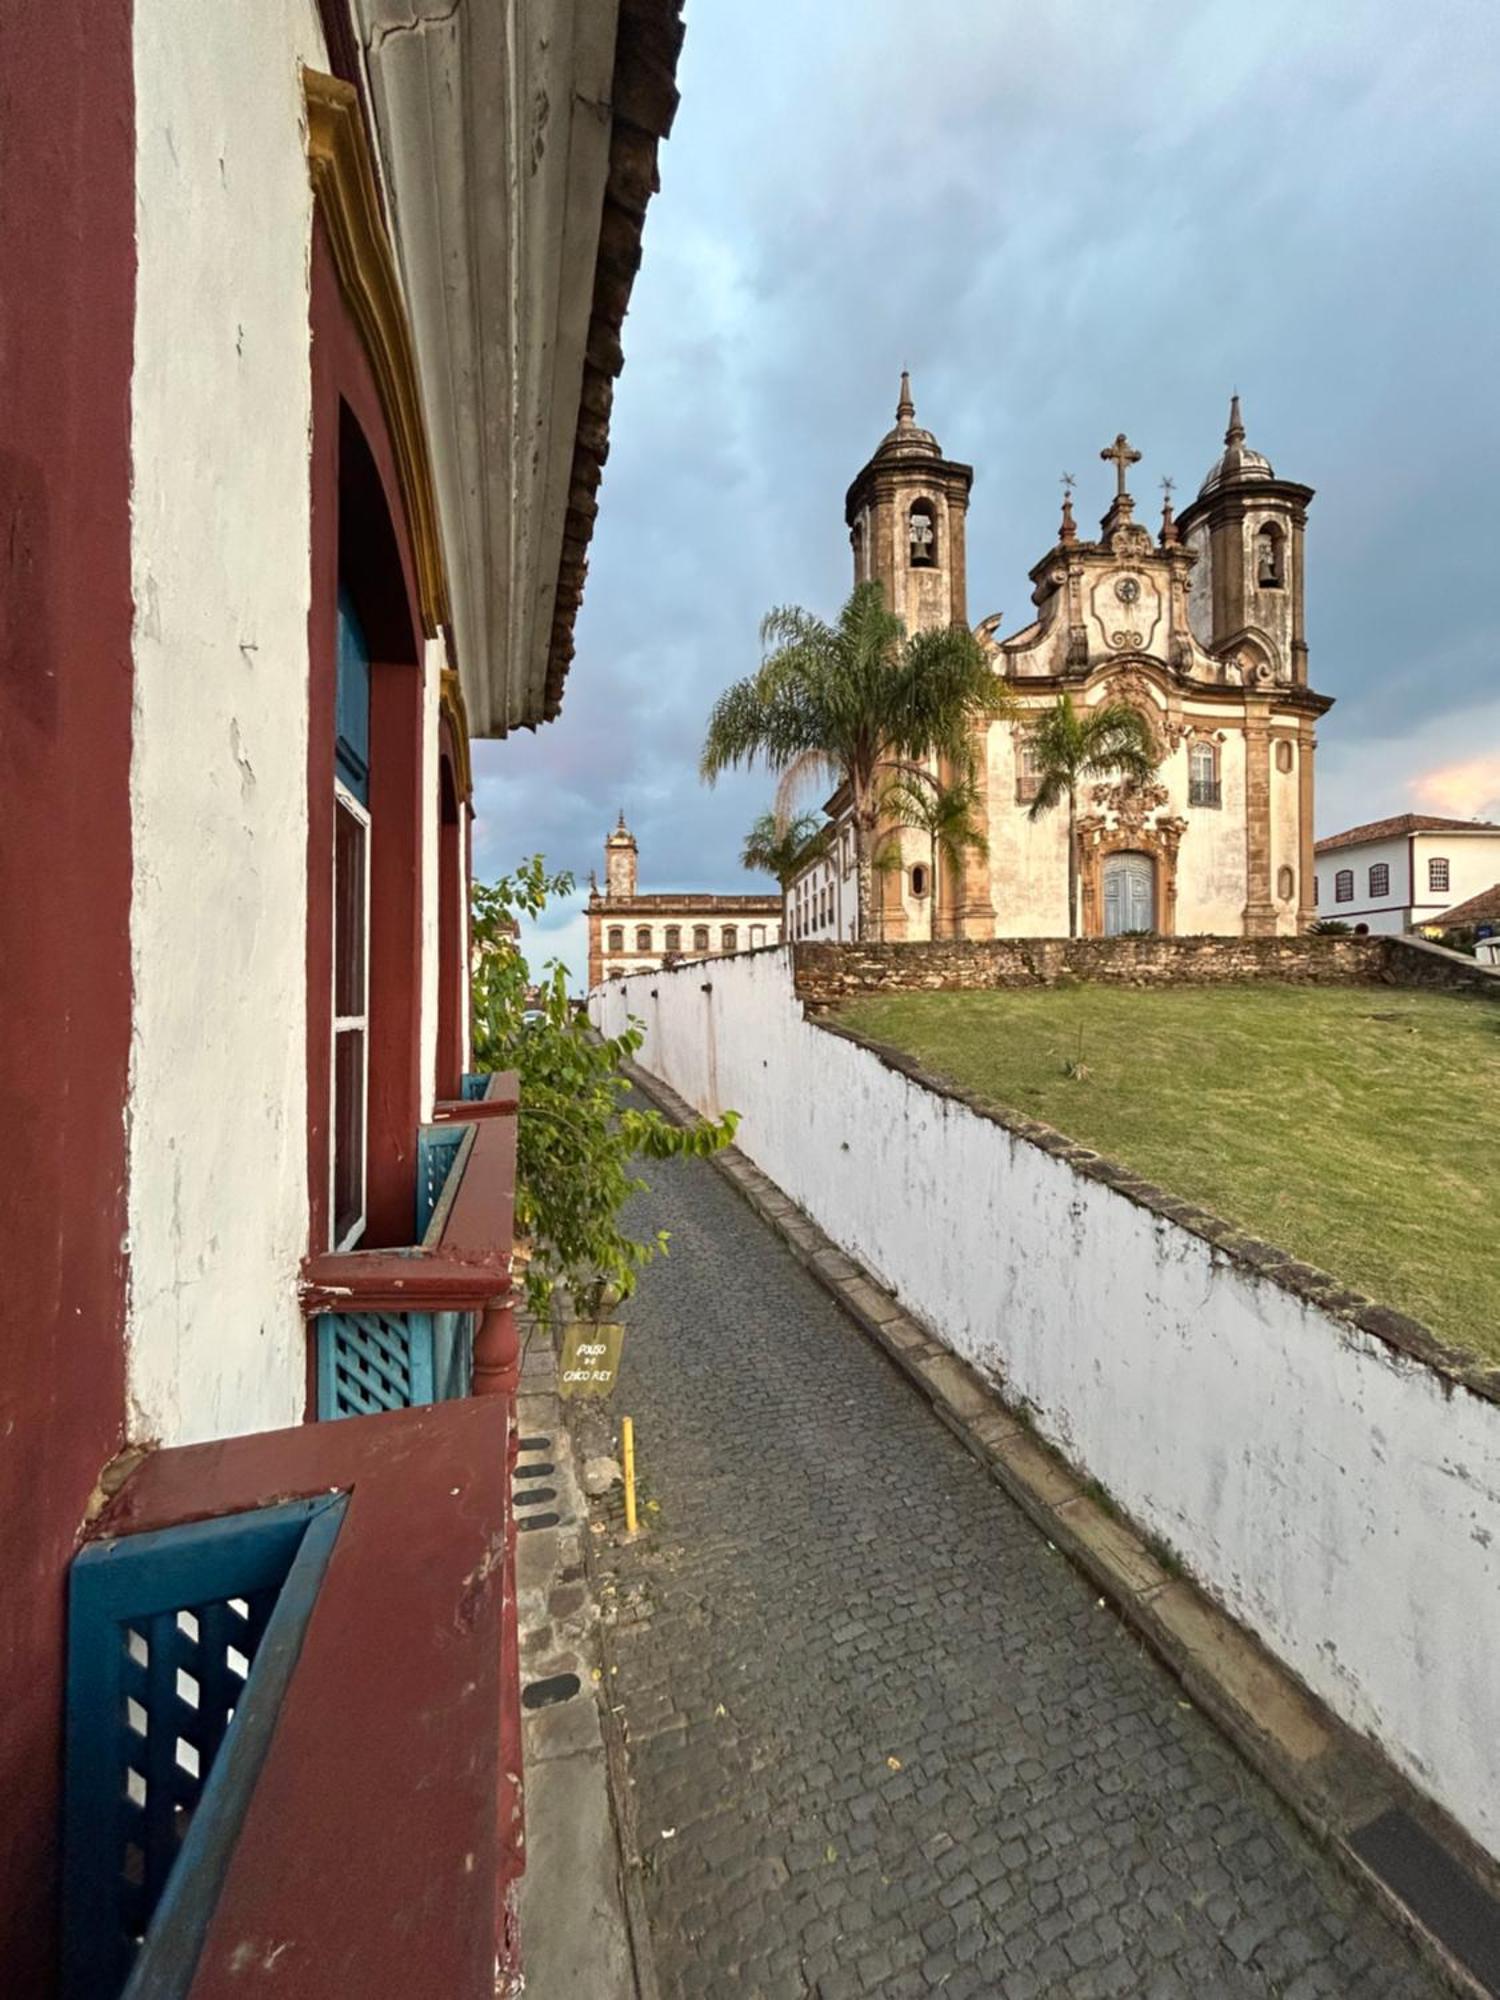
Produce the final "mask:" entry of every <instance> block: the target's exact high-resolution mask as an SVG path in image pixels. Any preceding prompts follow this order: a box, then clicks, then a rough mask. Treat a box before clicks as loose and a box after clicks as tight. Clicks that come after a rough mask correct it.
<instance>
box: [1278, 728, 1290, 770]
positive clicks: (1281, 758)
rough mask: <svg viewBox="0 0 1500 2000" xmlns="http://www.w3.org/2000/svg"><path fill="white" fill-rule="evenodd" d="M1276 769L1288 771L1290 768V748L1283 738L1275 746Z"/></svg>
mask: <svg viewBox="0 0 1500 2000" xmlns="http://www.w3.org/2000/svg"><path fill="white" fill-rule="evenodd" d="M1276 768H1277V770H1278V771H1290V770H1291V768H1292V746H1291V744H1290V743H1288V742H1287V740H1286V738H1285V737H1284V736H1283V737H1282V739H1281V741H1280V742H1279V743H1278V744H1277V745H1276Z"/></svg>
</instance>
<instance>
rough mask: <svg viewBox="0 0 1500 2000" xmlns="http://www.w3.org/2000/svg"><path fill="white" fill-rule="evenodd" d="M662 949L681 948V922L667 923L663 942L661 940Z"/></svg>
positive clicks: (678, 949)
mask: <svg viewBox="0 0 1500 2000" xmlns="http://www.w3.org/2000/svg"><path fill="white" fill-rule="evenodd" d="M662 950H663V951H681V950H682V926H681V924H668V925H667V934H666V937H665V939H664V940H663V942H662Z"/></svg>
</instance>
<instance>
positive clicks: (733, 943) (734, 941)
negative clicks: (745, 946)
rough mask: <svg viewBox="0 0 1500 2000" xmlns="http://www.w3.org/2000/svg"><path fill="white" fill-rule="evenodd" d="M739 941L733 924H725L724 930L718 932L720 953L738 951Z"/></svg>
mask: <svg viewBox="0 0 1500 2000" xmlns="http://www.w3.org/2000/svg"><path fill="white" fill-rule="evenodd" d="M739 941H740V934H739V931H738V930H737V929H736V927H735V926H734V925H733V924H725V926H724V928H723V929H722V930H721V931H720V932H719V949H720V951H738V950H739V948H740V942H739Z"/></svg>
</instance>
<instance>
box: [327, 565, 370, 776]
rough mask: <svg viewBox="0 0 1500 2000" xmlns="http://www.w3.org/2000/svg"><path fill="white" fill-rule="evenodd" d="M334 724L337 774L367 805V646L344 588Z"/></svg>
mask: <svg viewBox="0 0 1500 2000" xmlns="http://www.w3.org/2000/svg"><path fill="white" fill-rule="evenodd" d="M334 727H335V730H336V732H337V752H336V754H337V761H338V774H339V777H340V778H341V779H342V781H343V783H344V784H345V785H347V786H348V788H349V790H350V791H351V792H353V794H354V796H355V797H356V798H357V799H358V800H359V802H360V804H361V805H362V806H367V805H368V804H369V803H370V648H369V646H368V644H367V643H366V640H365V634H364V627H363V626H362V625H361V624H360V622H359V614H358V613H357V612H356V611H355V609H354V600H353V599H352V598H351V597H350V595H349V593H348V591H347V590H341V591H340V592H339V664H338V694H337V697H336V701H335V709H334Z"/></svg>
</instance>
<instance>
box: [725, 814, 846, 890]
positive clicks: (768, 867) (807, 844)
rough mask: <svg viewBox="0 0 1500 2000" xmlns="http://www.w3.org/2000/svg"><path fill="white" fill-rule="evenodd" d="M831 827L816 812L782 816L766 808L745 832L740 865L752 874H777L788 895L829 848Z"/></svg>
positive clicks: (781, 886) (780, 887)
mask: <svg viewBox="0 0 1500 2000" xmlns="http://www.w3.org/2000/svg"><path fill="white" fill-rule="evenodd" d="M832 831H833V829H832V828H831V827H830V826H829V824H828V822H827V821H826V820H820V819H819V818H818V816H817V814H816V813H798V814H797V815H796V816H795V817H794V818H792V819H782V818H779V817H778V816H777V814H775V813H774V812H763V813H762V814H761V815H760V817H759V818H758V819H757V820H756V821H755V823H754V824H753V825H752V827H751V828H750V831H749V832H748V833H747V834H746V835H745V844H744V846H743V847H742V848H741V849H740V865H741V867H743V868H748V869H750V871H751V872H752V874H757V875H774V876H775V878H776V883H777V887H778V888H779V889H780V890H781V892H782V894H783V895H785V894H786V892H787V890H788V889H790V888H791V886H792V884H793V882H795V881H796V879H797V877H798V876H799V875H800V874H801V873H802V871H803V869H804V868H806V867H807V865H808V863H809V862H812V861H816V860H817V859H818V858H819V856H821V855H823V854H826V853H827V852H828V842H829V835H830V834H831V832H832Z"/></svg>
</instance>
